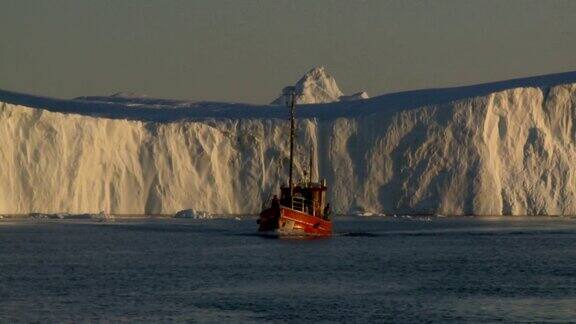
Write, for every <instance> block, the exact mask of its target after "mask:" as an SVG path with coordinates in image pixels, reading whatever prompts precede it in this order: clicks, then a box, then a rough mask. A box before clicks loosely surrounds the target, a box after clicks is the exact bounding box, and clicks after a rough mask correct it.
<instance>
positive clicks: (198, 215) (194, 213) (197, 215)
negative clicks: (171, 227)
mask: <svg viewBox="0 0 576 324" xmlns="http://www.w3.org/2000/svg"><path fill="white" fill-rule="evenodd" d="M174 218H190V219H212V215H210V213H209V212H207V211H202V210H194V209H184V210H181V211H179V212H177V213H176V214H174Z"/></svg>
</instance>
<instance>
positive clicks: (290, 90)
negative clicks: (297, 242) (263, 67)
mask: <svg viewBox="0 0 576 324" xmlns="http://www.w3.org/2000/svg"><path fill="white" fill-rule="evenodd" d="M284 95H285V96H286V104H287V105H289V107H290V171H289V172H290V173H289V178H288V186H289V187H290V205H292V196H293V194H294V181H293V177H292V173H293V169H294V137H295V134H294V128H295V124H296V121H295V120H294V108H295V105H296V98H295V97H296V91H295V89H294V87H286V88H284Z"/></svg>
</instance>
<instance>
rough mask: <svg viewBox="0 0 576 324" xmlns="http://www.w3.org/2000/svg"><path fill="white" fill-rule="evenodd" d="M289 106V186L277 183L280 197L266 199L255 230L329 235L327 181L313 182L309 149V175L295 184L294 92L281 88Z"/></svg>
mask: <svg viewBox="0 0 576 324" xmlns="http://www.w3.org/2000/svg"><path fill="white" fill-rule="evenodd" d="M284 94H285V96H286V98H287V105H288V106H289V107H290V168H289V176H288V185H287V186H286V185H282V186H280V196H279V197H278V195H274V196H273V198H272V199H270V201H268V202H266V203H265V205H264V207H263V210H262V212H261V213H260V216H259V218H258V221H257V223H258V225H259V228H258V231H259V232H262V233H265V234H272V235H280V236H329V235H331V234H332V220H331V219H330V213H331V212H330V204H329V203H328V201H327V197H326V196H327V195H326V193H327V190H328V187H327V185H326V180H321V181H320V182H314V181H313V177H312V176H313V172H312V169H313V168H312V164H313V163H312V161H313V160H312V156H313V154H312V152H311V154H310V170H309V172H308V174H309V177H308V178H307V179H305V180H303V181H300V182H299V183H297V184H295V183H294V181H293V179H294V178H293V169H294V138H295V131H294V130H295V127H296V125H295V124H296V122H295V118H294V113H295V91H294V88H292V87H288V88H287V89H285V90H284Z"/></svg>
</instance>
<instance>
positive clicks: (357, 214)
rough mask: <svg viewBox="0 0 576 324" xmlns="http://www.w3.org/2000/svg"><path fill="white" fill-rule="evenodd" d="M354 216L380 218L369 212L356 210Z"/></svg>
mask: <svg viewBox="0 0 576 324" xmlns="http://www.w3.org/2000/svg"><path fill="white" fill-rule="evenodd" d="M352 215H353V216H358V217H372V216H378V215H379V214H377V213H373V212H370V211H367V210H356V211H353V212H352Z"/></svg>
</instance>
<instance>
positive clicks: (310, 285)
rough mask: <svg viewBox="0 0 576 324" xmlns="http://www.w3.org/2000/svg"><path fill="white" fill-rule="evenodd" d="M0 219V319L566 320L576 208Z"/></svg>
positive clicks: (574, 303)
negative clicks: (539, 214) (324, 217)
mask: <svg viewBox="0 0 576 324" xmlns="http://www.w3.org/2000/svg"><path fill="white" fill-rule="evenodd" d="M255 228H256V224H255V219H254V218H249V219H244V220H176V219H119V220H117V221H116V222H115V223H98V222H95V221H91V220H6V219H4V220H0V321H1V322H14V321H17V322H79V321H104V322H108V321H113V322H116V321H142V322H148V321H156V322H167V321H192V322H195V321H198V322H265V321H271V322H298V323H300V322H317V321H337V322H409V323H415V322H458V323H461V322H498V321H502V322H533V321H538V322H542V321H550V322H568V321H573V322H574V321H576V220H575V219H570V218H432V219H429V218H410V219H409V218H403V219H396V218H353V217H341V218H338V219H337V220H336V223H335V228H336V232H337V235H336V236H335V237H332V238H328V239H314V240H302V239H300V240H298V239H280V240H279V239H271V238H263V237H259V236H257V235H255V234H256V233H255Z"/></svg>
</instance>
